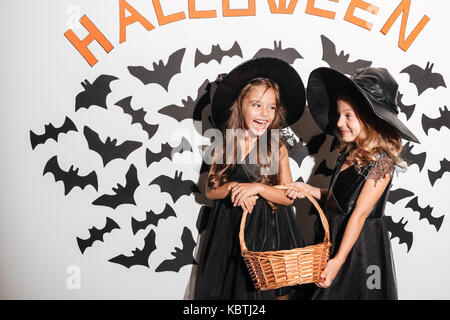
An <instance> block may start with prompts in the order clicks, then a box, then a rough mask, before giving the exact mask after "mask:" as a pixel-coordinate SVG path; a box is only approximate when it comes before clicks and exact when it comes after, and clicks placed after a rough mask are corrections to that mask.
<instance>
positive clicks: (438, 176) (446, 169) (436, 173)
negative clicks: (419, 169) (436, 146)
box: [428, 158, 450, 186]
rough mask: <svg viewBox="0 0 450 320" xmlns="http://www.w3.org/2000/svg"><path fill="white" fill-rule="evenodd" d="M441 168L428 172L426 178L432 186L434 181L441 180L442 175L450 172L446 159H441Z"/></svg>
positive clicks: (449, 162)
mask: <svg viewBox="0 0 450 320" xmlns="http://www.w3.org/2000/svg"><path fill="white" fill-rule="evenodd" d="M440 165H441V168H440V169H439V170H438V171H431V170H428V178H429V179H430V183H431V185H432V186H434V183H435V182H436V180H438V179H441V178H442V176H443V175H444V173H446V172H450V161H448V160H447V159H445V158H444V159H443V160H442V161H441V162H440Z"/></svg>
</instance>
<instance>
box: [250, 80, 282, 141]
mask: <svg viewBox="0 0 450 320" xmlns="http://www.w3.org/2000/svg"><path fill="white" fill-rule="evenodd" d="M275 99H276V97H275V92H274V90H273V89H271V88H269V89H267V88H266V87H264V86H255V87H253V88H252V89H250V91H249V92H248V94H247V96H246V97H245V98H244V100H243V102H242V114H243V116H244V122H245V129H246V130H249V131H251V132H253V133H254V134H255V135H257V136H260V135H262V134H263V133H264V132H265V131H266V130H267V128H268V127H269V126H270V124H271V123H272V122H273V119H274V118H275V112H276V109H277V105H276V100H275Z"/></svg>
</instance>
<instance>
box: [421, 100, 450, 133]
mask: <svg viewBox="0 0 450 320" xmlns="http://www.w3.org/2000/svg"><path fill="white" fill-rule="evenodd" d="M439 113H440V116H439V117H438V118H436V119H431V118H428V117H427V116H426V115H425V114H423V115H422V128H423V131H425V133H426V134H427V135H428V131H429V130H430V129H431V128H433V129H436V130H437V131H439V130H440V129H441V128H442V127H446V128H447V129H450V111H449V110H448V109H447V106H444V109H441V108H439Z"/></svg>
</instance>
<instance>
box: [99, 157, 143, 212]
mask: <svg viewBox="0 0 450 320" xmlns="http://www.w3.org/2000/svg"><path fill="white" fill-rule="evenodd" d="M125 178H126V184H125V187H123V186H122V185H120V184H117V188H113V191H114V194H104V195H102V196H100V197H99V198H97V199H96V200H94V202H92V204H94V205H97V206H105V207H110V208H113V209H116V208H117V207H118V206H120V205H121V204H134V205H135V204H136V202H135V201H134V192H135V191H136V189H137V187H138V186H139V181H138V178H137V170H136V167H135V166H134V165H133V164H132V165H130V168H129V169H128V172H127V174H126V176H125Z"/></svg>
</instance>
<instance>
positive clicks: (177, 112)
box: [158, 80, 211, 122]
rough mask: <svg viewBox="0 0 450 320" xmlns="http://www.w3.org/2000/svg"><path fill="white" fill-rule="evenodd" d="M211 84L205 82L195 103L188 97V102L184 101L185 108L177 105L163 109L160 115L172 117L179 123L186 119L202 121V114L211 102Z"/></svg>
mask: <svg viewBox="0 0 450 320" xmlns="http://www.w3.org/2000/svg"><path fill="white" fill-rule="evenodd" d="M210 86H211V84H210V82H209V81H208V80H205V81H204V82H203V84H202V85H201V86H200V88H199V89H198V91H197V98H196V100H195V101H194V100H193V98H191V97H188V98H187V99H186V100H182V101H181V102H182V104H183V106H178V105H175V104H172V105H169V106H166V107H163V108H161V109H159V110H158V113H161V114H163V115H166V116H168V117H171V118H173V119H175V120H177V121H178V122H181V121H183V120H185V119H193V120H197V121H199V120H200V121H201V120H202V117H201V113H202V111H203V109H204V108H205V107H206V105H207V104H208V103H210V102H211V99H210V96H209V92H210Z"/></svg>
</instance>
